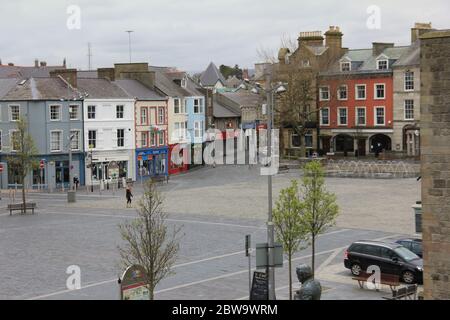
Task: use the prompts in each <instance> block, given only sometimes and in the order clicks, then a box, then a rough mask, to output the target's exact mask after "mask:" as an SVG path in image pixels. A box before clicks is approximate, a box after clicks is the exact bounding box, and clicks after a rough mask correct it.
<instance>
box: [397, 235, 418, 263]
mask: <svg viewBox="0 0 450 320" xmlns="http://www.w3.org/2000/svg"><path fill="white" fill-rule="evenodd" d="M395 242H396V243H398V244H401V245H402V246H404V247H405V248H406V249H409V250H411V251H412V252H414V253H415V254H417V255H418V256H419V257H421V258H423V256H422V252H423V251H422V239H413V238H408V239H400V240H397V241H395Z"/></svg>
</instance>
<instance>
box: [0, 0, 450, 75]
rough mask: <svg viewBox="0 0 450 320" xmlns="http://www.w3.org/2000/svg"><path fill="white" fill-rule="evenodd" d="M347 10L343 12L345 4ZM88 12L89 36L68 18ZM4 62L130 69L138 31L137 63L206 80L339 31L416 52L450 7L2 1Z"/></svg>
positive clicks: (345, 1)
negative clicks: (302, 35) (301, 37)
mask: <svg viewBox="0 0 450 320" xmlns="http://www.w3.org/2000/svg"><path fill="white" fill-rule="evenodd" d="M338 3H339V4H338ZM71 5H77V6H78V7H79V8H80V17H81V20H80V29H76V28H75V29H69V28H68V27H67V20H68V19H69V22H71V23H72V24H71V26H72V27H73V26H75V27H76V22H75V23H74V21H75V20H73V19H70V18H73V17H75V16H74V15H71V14H68V13H67V9H68V7H69V6H71ZM371 5H377V6H378V7H379V8H380V9H381V28H380V29H369V28H368V27H367V20H368V19H369V16H370V14H368V13H367V9H368V7H369V6H371ZM0 10H1V11H0V30H1V32H0V34H1V38H0V39H1V40H0V59H1V60H2V63H3V64H6V63H8V62H13V63H15V64H16V65H32V64H33V63H34V59H35V58H37V59H39V60H45V61H47V62H48V64H51V65H55V64H61V63H62V60H63V58H64V57H66V58H67V62H68V65H69V66H70V67H75V68H79V69H87V67H88V57H87V52H88V50H87V44H88V42H90V43H91V44H92V55H93V56H92V66H93V67H94V68H97V67H108V66H112V64H113V63H118V62H128V61H129V57H128V34H127V33H126V32H125V30H134V33H133V34H132V36H131V40H132V60H133V61H134V62H149V63H150V64H152V65H164V66H177V67H179V68H181V69H184V70H187V71H199V70H203V69H205V68H206V67H207V65H208V64H209V62H210V61H214V62H215V63H216V64H217V65H220V64H228V65H234V64H239V65H240V66H244V67H251V66H252V65H253V64H254V63H255V62H257V61H258V60H260V58H259V57H258V55H257V50H258V49H259V48H267V49H272V50H275V49H276V48H277V47H278V46H279V43H280V39H281V37H283V36H285V37H291V38H293V39H296V38H297V37H298V33H299V32H300V31H314V30H322V31H326V30H327V29H328V26H330V25H338V26H340V27H341V30H342V31H343V33H344V46H346V47H350V48H365V47H370V46H371V43H372V42H373V41H389V42H395V43H396V44H403V45H404V44H408V43H409V41H410V28H411V27H412V26H413V24H414V22H433V26H434V27H436V28H441V29H443V28H450V20H449V18H448V15H449V13H450V2H449V1H448V0H428V1H423V0H420V1H417V0H395V1H394V0H359V1H355V0H341V1H331V0H311V1H301V0H225V1H224V0H221V1H216V0H69V1H67V0H39V1H33V0H14V1H11V0H0Z"/></svg>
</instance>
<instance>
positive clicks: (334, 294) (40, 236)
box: [0, 167, 418, 299]
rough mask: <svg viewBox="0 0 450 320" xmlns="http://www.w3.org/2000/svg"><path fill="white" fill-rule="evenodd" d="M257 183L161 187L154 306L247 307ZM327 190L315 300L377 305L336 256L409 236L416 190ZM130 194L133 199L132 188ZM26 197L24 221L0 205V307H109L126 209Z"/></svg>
mask: <svg viewBox="0 0 450 320" xmlns="http://www.w3.org/2000/svg"><path fill="white" fill-rule="evenodd" d="M292 178H299V173H295V172H291V173H288V174H283V175H279V176H277V177H275V179H274V187H275V188H274V189H275V190H279V189H280V188H282V187H284V186H286V185H288V184H289V180H290V179H292ZM266 181H267V177H260V176H259V175H258V172H257V170H256V169H255V168H253V169H248V168H246V167H244V168H233V167H222V168H220V167H218V168H215V169H212V168H206V169H200V170H197V171H194V172H189V173H187V174H185V175H182V176H178V177H175V178H173V179H171V181H170V182H169V184H166V185H164V186H162V190H163V192H164V193H165V195H166V199H167V201H166V202H167V208H168V211H169V212H170V215H169V217H170V219H169V221H168V223H169V224H171V225H172V224H176V225H183V231H184V233H185V236H184V238H183V241H182V243H181V251H180V256H179V259H178V260H177V265H176V267H175V268H174V271H175V272H176V274H175V275H173V276H171V277H169V278H167V279H165V280H164V281H163V282H162V283H161V284H160V285H159V286H158V287H157V294H156V298H157V299H246V298H247V296H248V270H247V266H248V260H247V259H246V258H245V256H244V253H243V242H244V236H245V235H246V234H251V235H252V237H253V239H252V242H253V244H255V243H258V242H264V240H265V238H266V230H265V223H264V218H265V216H266V211H267V209H266V208H267V200H266V199H267V198H265V196H266V192H267V183H266ZM217 183H219V184H220V185H217ZM327 184H328V187H329V189H330V190H331V191H333V192H336V193H337V194H338V200H339V202H340V204H341V206H342V213H341V218H340V219H339V223H338V226H337V227H336V228H334V229H332V230H329V231H328V233H327V234H325V235H323V236H322V237H321V238H320V239H319V241H318V249H317V252H318V254H317V258H316V260H317V266H318V269H319V271H318V274H319V279H321V280H322V281H324V282H323V284H324V287H325V288H326V290H325V292H324V296H323V298H324V299H346V298H358V297H359V298H361V299H366V298H367V299H370V298H373V299H379V298H380V296H379V295H376V294H374V293H373V292H369V291H367V290H364V291H355V287H357V285H356V284H354V283H351V280H349V279H351V277H350V275H349V272H348V270H346V269H344V267H343V265H342V256H343V250H344V249H345V247H346V246H348V245H349V244H350V243H351V242H353V241H355V240H360V239H391V238H392V239H395V238H396V237H400V236H402V235H405V234H409V233H411V231H410V229H411V228H410V227H408V226H406V227H405V225H401V223H400V224H399V225H398V226H396V225H395V224H396V223H397V222H401V221H408V222H407V223H408V224H412V221H409V220H408V219H409V218H411V219H412V213H411V212H412V210H411V209H410V205H411V203H412V202H414V201H415V199H416V198H417V195H418V186H417V185H416V184H417V182H416V181H415V180H414V181H413V180H411V179H409V180H386V181H382V180H376V181H373V180H355V179H351V180H345V179H328V180H327ZM355 184H356V185H355ZM374 190H375V194H373V193H372V194H371V192H374ZM122 191H123V190H122ZM169 191H170V192H169ZM134 192H135V194H136V196H137V197H139V194H140V192H141V190H140V187H139V186H138V185H136V187H135V191H134ZM274 194H276V193H274ZM236 196H238V197H237V198H238V199H236V198H235V197H236ZM29 197H30V198H31V199H33V200H34V201H36V202H37V203H38V210H37V214H36V215H34V216H32V215H27V216H24V215H13V216H9V213H7V212H6V210H5V209H4V208H5V206H6V202H7V201H8V200H7V198H6V199H5V197H3V200H2V201H1V202H0V270H2V272H1V273H0V299H117V298H118V294H119V293H118V286H117V282H116V281H117V278H118V275H119V274H120V270H119V268H118V266H117V263H118V254H117V245H118V244H119V243H120V239H119V234H118V230H117V225H118V224H119V223H120V222H123V221H125V220H126V219H129V218H132V217H134V216H135V210H134V209H125V208H124V207H125V203H124V201H123V200H124V199H123V198H124V196H123V194H120V193H117V192H116V193H115V195H113V194H112V191H107V192H103V194H102V195H99V194H87V193H86V192H79V194H78V202H77V203H76V204H74V205H70V206H68V205H67V204H66V198H65V195H64V194H30V195H29ZM378 198H380V199H378ZM181 199H182V200H184V201H179V200H181ZM196 207H197V208H198V211H197V212H195V208H196ZM410 211H411V212H410ZM393 213H395V214H393ZM371 215H375V216H374V217H372V216H371ZM402 219H403V220H402ZM366 220H368V221H373V222H374V224H373V225H372V224H371V223H368V222H366ZM380 220H381V221H380ZM405 224H406V222H405ZM367 226H369V227H367ZM408 228H409V229H408ZM386 237H388V238H386ZM252 261H253V264H254V257H253V259H252ZM304 262H306V263H310V251H309V249H305V250H303V251H301V252H299V253H298V254H297V255H296V257H295V263H296V264H297V263H304ZM70 265H78V266H80V268H81V278H82V289H81V290H76V291H69V290H67V289H66V280H67V277H68V274H66V268H67V267H68V266H70ZM287 275H288V273H287V266H286V264H285V266H284V268H282V269H277V272H276V278H277V288H278V290H277V294H278V297H279V298H280V299H284V298H286V297H287V288H286V285H287ZM344 289H345V290H344ZM358 290H359V289H358Z"/></svg>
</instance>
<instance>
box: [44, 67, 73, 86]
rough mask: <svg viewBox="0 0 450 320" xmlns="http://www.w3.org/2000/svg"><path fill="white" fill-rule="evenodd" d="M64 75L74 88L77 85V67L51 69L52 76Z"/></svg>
mask: <svg viewBox="0 0 450 320" xmlns="http://www.w3.org/2000/svg"><path fill="white" fill-rule="evenodd" d="M58 76H60V77H62V78H63V79H64V80H66V81H67V82H68V83H69V84H70V85H71V86H72V87H73V88H76V87H77V69H56V70H53V71H50V77H53V78H56V77H58Z"/></svg>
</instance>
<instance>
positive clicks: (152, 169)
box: [136, 147, 169, 179]
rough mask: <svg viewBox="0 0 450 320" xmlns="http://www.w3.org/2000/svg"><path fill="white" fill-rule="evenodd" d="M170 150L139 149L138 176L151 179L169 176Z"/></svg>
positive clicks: (137, 151)
mask: <svg viewBox="0 0 450 320" xmlns="http://www.w3.org/2000/svg"><path fill="white" fill-rule="evenodd" d="M168 154H169V149H168V148H167V147H163V148H153V149H137V150H136V176H137V177H139V178H143V179H145V178H150V177H158V176H167V175H168Z"/></svg>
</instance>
